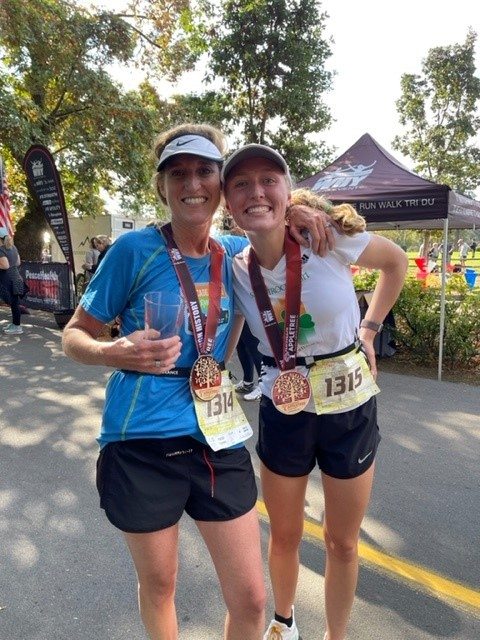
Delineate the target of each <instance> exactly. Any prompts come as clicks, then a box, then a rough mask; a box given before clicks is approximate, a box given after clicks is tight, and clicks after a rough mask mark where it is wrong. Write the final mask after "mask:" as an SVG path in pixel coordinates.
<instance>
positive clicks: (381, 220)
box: [298, 133, 480, 380]
mask: <svg viewBox="0 0 480 640" xmlns="http://www.w3.org/2000/svg"><path fill="white" fill-rule="evenodd" d="M298 186H299V187H306V188H309V189H312V190H313V191H315V192H319V193H322V194H323V195H325V196H326V197H327V198H328V199H329V200H331V201H332V202H334V203H339V202H348V203H350V204H351V205H352V206H354V207H355V209H356V210H357V211H358V212H359V213H360V214H361V215H363V216H364V217H365V219H366V221H367V227H368V229H369V230H375V229H443V242H444V246H447V236H448V229H449V227H451V228H453V229H467V228H471V227H474V226H478V225H480V202H477V201H476V200H472V199H471V198H467V197H466V196H463V195H461V194H459V193H456V192H455V191H453V190H452V189H451V188H450V187H449V186H447V185H443V184H436V183H435V182H432V181H430V180H426V179H424V178H421V177H420V176H417V175H416V174H415V173H413V172H412V171H409V170H408V169H407V168H406V167H404V166H403V165H402V164H401V163H400V162H399V161H398V160H396V158H394V157H393V156H391V155H390V154H389V153H388V151H386V150H385V149H384V148H383V147H381V146H380V145H379V144H378V142H377V141H376V140H374V139H373V138H372V136H371V135H370V134H368V133H365V134H364V135H363V136H362V137H361V138H359V139H358V140H357V142H355V144H353V145H352V146H351V147H350V148H349V149H347V151H345V153H343V154H342V155H341V156H339V157H338V158H337V159H336V160H335V162H333V163H332V164H330V165H329V166H328V167H326V168H325V169H323V170H322V171H320V172H319V173H316V174H315V175H313V176H311V177H310V178H306V179H305V180H302V181H301V182H299V183H298ZM443 263H444V264H443V269H442V288H441V305H440V308H441V311H440V344H439V357H438V379H439V380H441V376H442V358H443V335H444V329H445V273H446V252H443Z"/></svg>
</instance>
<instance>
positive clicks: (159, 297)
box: [144, 291, 184, 340]
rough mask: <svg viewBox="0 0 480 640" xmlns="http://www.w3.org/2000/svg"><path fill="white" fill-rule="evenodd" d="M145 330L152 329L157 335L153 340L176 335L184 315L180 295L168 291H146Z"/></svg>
mask: <svg viewBox="0 0 480 640" xmlns="http://www.w3.org/2000/svg"><path fill="white" fill-rule="evenodd" d="M144 300H145V330H146V331H147V332H148V331H149V330H150V329H154V330H155V331H157V332H158V335H156V336H155V338H153V339H154V340H163V339H165V338H171V337H172V336H176V335H178V332H179V331H180V327H181V325H182V320H183V315H184V302H183V299H182V297H181V296H180V295H178V294H177V293H171V292H169V291H152V292H151V293H146V294H145V296H144Z"/></svg>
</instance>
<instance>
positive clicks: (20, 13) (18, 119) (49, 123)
mask: <svg viewBox="0 0 480 640" xmlns="http://www.w3.org/2000/svg"><path fill="white" fill-rule="evenodd" d="M133 34H134V32H133V31H132V29H131V28H130V26H129V25H128V24H127V23H126V22H125V21H124V20H123V19H121V18H119V17H118V16H115V15H112V14H110V13H105V12H99V13H88V12H87V11H86V10H85V9H82V8H80V7H78V6H75V5H73V4H72V3H69V2H65V1H63V0H37V1H36V2H35V3H32V2H29V1H28V0H4V1H3V2H2V3H1V5H0V52H1V55H2V67H1V68H0V69H1V82H0V140H1V143H0V152H1V153H2V154H5V155H7V157H9V158H10V159H11V164H10V167H9V169H10V172H12V171H13V172H14V173H15V172H16V174H17V176H22V171H21V169H20V167H21V163H22V159H23V156H24V154H25V152H26V151H27V149H28V147H29V146H30V145H31V144H33V143H41V144H44V145H45V146H47V147H49V148H50V150H51V151H52V152H53V153H54V155H55V156H56V161H57V165H58V167H59V169H60V170H61V174H62V179H63V184H64V188H65V195H66V203H67V210H68V212H69V213H74V212H76V213H79V214H87V215H88V214H90V215H95V214H98V213H100V212H102V210H103V208H104V201H103V198H102V197H101V190H102V189H103V190H105V191H106V192H107V193H110V194H112V195H113V194H118V193H120V195H123V198H124V199H125V200H127V201H129V202H130V204H131V205H132V206H133V204H135V206H136V208H137V209H138V208H140V207H141V206H142V205H145V204H149V203H151V202H152V201H153V200H152V197H153V196H152V195H150V193H151V192H150V189H149V181H150V173H151V170H152V169H153V165H151V166H149V162H148V161H149V158H150V146H151V143H152V140H153V138H154V133H155V129H156V126H157V123H158V121H159V115H160V114H161V113H162V109H163V110H164V111H165V110H166V109H167V107H166V105H165V103H161V101H160V100H159V99H158V97H157V96H156V94H155V92H154V91H153V90H152V88H151V87H150V86H149V85H148V84H146V83H145V84H144V85H143V86H142V87H141V88H140V90H139V91H136V92H124V91H123V90H122V89H121V88H120V86H119V85H118V84H117V83H115V82H114V81H113V80H112V79H111V77H110V76H109V75H108V73H107V68H108V65H111V64H113V63H125V62H127V61H128V60H130V58H131V57H132V55H133V52H134V46H135V38H134V35H133ZM22 178H23V176H22ZM15 180H17V181H18V182H20V178H18V179H17V178H16V177H14V181H15ZM16 204H19V205H20V206H21V205H23V206H24V207H26V209H27V218H26V220H25V223H24V224H20V225H19V226H18V228H17V237H16V243H17V244H18V245H19V248H20V250H21V252H23V258H24V259H28V258H31V259H36V258H38V257H39V255H38V254H39V250H40V244H41V243H40V240H39V238H40V236H41V230H42V228H45V226H46V224H45V221H44V220H43V219H42V216H41V214H40V213H39V211H38V210H36V206H37V205H36V204H35V202H34V201H33V200H32V199H27V198H25V190H24V191H23V197H22V196H21V198H20V199H18V200H17V202H16ZM33 236H34V238H35V241H32V238H33ZM35 254H36V255H35Z"/></svg>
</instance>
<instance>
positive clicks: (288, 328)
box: [248, 232, 302, 371]
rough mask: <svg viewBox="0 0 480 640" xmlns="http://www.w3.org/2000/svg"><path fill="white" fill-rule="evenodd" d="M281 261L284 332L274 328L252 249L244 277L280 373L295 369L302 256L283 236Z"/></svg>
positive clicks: (264, 287)
mask: <svg viewBox="0 0 480 640" xmlns="http://www.w3.org/2000/svg"><path fill="white" fill-rule="evenodd" d="M283 246H284V250H285V257H286V261H287V282H286V290H285V330H284V332H283V338H282V333H281V331H280V327H279V326H278V322H277V318H276V316H275V311H274V310H273V307H272V303H271V300H270V297H269V295H268V291H267V287H266V285H265V281H264V279H263V276H262V272H261V270H260V264H259V262H258V258H257V256H256V254H255V251H254V250H253V248H252V247H251V248H250V253H249V259H248V273H249V276H250V282H251V284H252V289H253V293H254V295H255V301H256V303H257V307H258V310H259V312H260V318H261V320H262V324H263V326H264V329H265V333H266V334H267V338H268V342H269V343H270V348H271V349H272V353H273V357H274V358H275V361H276V363H277V366H278V368H279V369H280V371H288V370H290V369H294V368H295V359H296V355H297V344H298V325H299V319H300V297H301V288H302V287H301V280H302V256H301V250H300V245H299V244H297V243H296V242H295V240H294V239H293V238H292V237H291V236H290V234H289V233H288V232H286V233H285V241H284V245H283Z"/></svg>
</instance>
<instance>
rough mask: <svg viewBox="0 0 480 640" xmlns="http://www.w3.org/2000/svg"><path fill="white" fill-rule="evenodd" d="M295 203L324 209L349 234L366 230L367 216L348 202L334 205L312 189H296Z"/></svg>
mask: <svg viewBox="0 0 480 640" xmlns="http://www.w3.org/2000/svg"><path fill="white" fill-rule="evenodd" d="M295 204H303V205H305V206H307V207H311V208H312V209H322V210H323V211H325V213H327V214H328V215H329V216H330V217H331V218H332V220H333V221H334V222H336V223H337V224H338V225H339V226H340V229H341V230H342V231H343V233H345V235H347V236H353V235H355V234H356V233H360V232H361V231H365V229H366V226H367V225H366V222H365V218H363V217H362V216H361V215H360V214H358V213H357V212H356V210H355V209H354V208H353V207H352V205H350V204H347V203H346V202H343V203H342V204H338V205H332V203H331V202H330V201H329V200H327V199H326V198H325V197H324V196H320V195H318V194H317V193H314V192H313V191H310V189H294V190H293V191H292V200H291V205H295Z"/></svg>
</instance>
